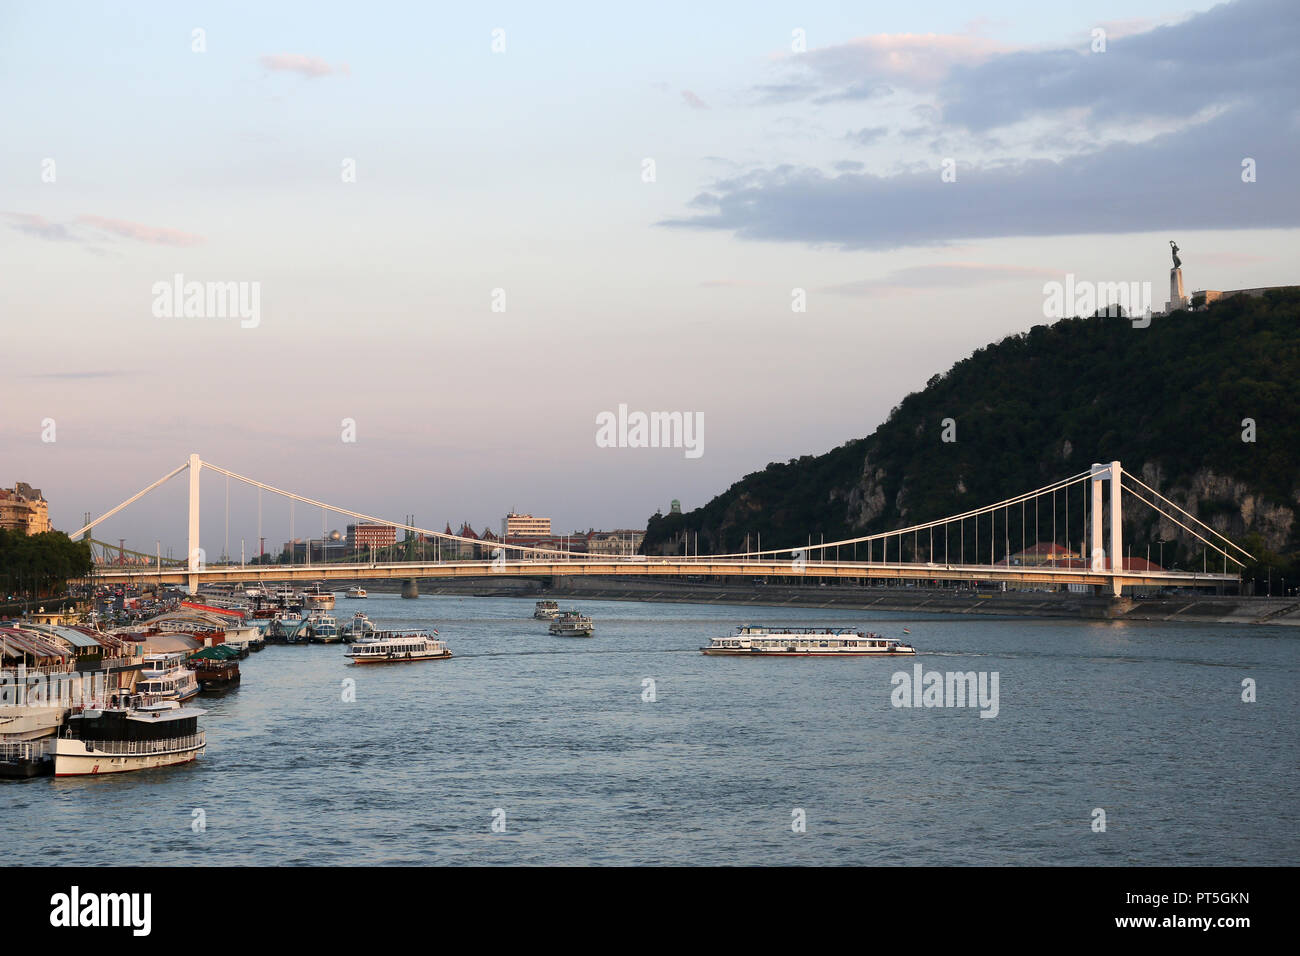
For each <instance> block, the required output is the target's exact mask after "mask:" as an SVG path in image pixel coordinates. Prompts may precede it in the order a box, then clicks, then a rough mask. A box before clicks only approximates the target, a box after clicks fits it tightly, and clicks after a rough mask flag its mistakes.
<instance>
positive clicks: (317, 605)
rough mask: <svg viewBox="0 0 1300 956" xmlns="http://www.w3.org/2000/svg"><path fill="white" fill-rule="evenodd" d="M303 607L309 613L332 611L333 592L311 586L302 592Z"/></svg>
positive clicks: (315, 585) (314, 585) (317, 585)
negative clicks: (304, 602)
mask: <svg viewBox="0 0 1300 956" xmlns="http://www.w3.org/2000/svg"><path fill="white" fill-rule="evenodd" d="M302 596H303V600H304V601H306V604H305V605H304V606H305V607H306V608H307V610H309V611H332V610H333V609H334V592H333V591H326V590H325V589H324V588H323V587H321V585H319V584H313V585H312V586H311V587H309V588H307V589H305V590H304V591H303V592H302Z"/></svg>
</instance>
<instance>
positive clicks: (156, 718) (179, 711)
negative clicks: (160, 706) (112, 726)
mask: <svg viewBox="0 0 1300 956" xmlns="http://www.w3.org/2000/svg"><path fill="white" fill-rule="evenodd" d="M206 713H207V711H206V710H204V709H203V708H202V707H175V708H172V709H170V710H147V709H138V710H135V711H132V712H130V713H128V714H127V716H126V719H127V720H133V721H137V722H139V723H142V724H160V723H164V722H166V721H170V720H186V719H187V718H190V717H202V716H203V715H204V714H206Z"/></svg>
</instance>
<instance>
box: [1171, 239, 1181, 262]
mask: <svg viewBox="0 0 1300 956" xmlns="http://www.w3.org/2000/svg"><path fill="white" fill-rule="evenodd" d="M1169 247H1170V248H1169V251H1170V255H1172V256H1173V257H1174V268H1175V269H1181V268H1182V267H1183V260H1182V259H1179V258H1178V243H1176V242H1174V241H1173V240H1172V239H1170V240H1169Z"/></svg>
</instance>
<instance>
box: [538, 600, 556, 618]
mask: <svg viewBox="0 0 1300 956" xmlns="http://www.w3.org/2000/svg"><path fill="white" fill-rule="evenodd" d="M559 613H560V605H558V604H556V603H555V602H554V601H538V602H537V604H535V605H534V606H533V617H535V618H537V620H539V621H549V620H552V619H553V618H554V617H555V615H557V614H559Z"/></svg>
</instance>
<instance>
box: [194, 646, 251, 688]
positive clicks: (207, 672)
mask: <svg viewBox="0 0 1300 956" xmlns="http://www.w3.org/2000/svg"><path fill="white" fill-rule="evenodd" d="M245 656H246V655H245ZM239 659H240V655H239V653H238V652H237V651H235V650H234V649H233V648H229V647H226V646H225V645H223V644H218V645H217V646H216V647H205V648H203V649H202V650H201V651H197V652H196V653H194V654H191V655H190V659H189V660H188V661H187V662H186V663H188V664H189V666H190V667H191V668H193V669H194V679H195V680H197V681H198V682H199V688H200V689H201V690H204V691H212V690H224V689H225V688H227V687H233V686H234V685H235V684H238V683H239V681H240V674H239Z"/></svg>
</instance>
